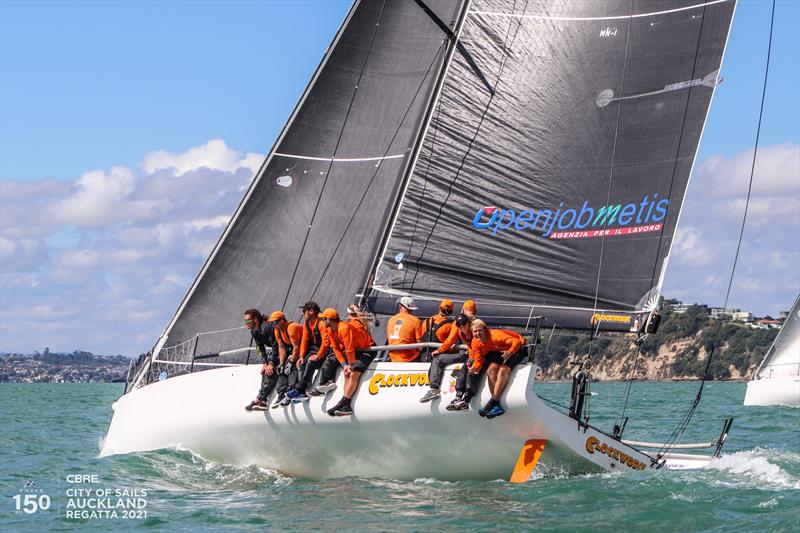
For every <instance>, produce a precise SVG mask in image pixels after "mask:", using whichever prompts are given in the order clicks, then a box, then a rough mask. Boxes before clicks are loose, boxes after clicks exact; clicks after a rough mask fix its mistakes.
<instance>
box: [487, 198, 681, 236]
mask: <svg viewBox="0 0 800 533" xmlns="http://www.w3.org/2000/svg"><path fill="white" fill-rule="evenodd" d="M668 207H669V200H668V199H666V198H662V199H660V200H659V199H658V194H657V193H656V194H653V195H652V197H651V196H650V195H645V196H644V198H642V201H641V202H639V203H630V204H624V205H623V204H609V205H603V206H600V207H591V206H590V205H589V202H588V201H584V202H583V205H582V206H581V207H580V208H574V207H567V208H565V207H564V202H561V203H560V204H559V205H558V208H557V209H555V210H552V209H539V210H538V211H537V210H534V209H524V210H522V211H519V210H514V209H502V208H499V207H483V208H481V209H479V210H478V212H477V213H475V218H473V219H472V225H473V226H475V227H476V228H477V229H485V230H489V231H490V232H491V234H492V236H493V237H495V236H497V234H498V233H500V232H502V231H509V230H512V231H513V230H517V231H531V232H534V233H536V234H539V235H541V236H542V237H545V238H548V239H582V238H592V237H603V236H607V237H608V236H615V235H632V234H637V233H647V232H653V231H661V229H662V228H663V227H664V224H663V222H662V221H663V220H664V218H665V217H666V216H667V208H668Z"/></svg>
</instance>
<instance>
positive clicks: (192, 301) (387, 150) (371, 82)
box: [166, 0, 461, 351]
mask: <svg viewBox="0 0 800 533" xmlns="http://www.w3.org/2000/svg"><path fill="white" fill-rule="evenodd" d="M430 3H431V5H432V6H435V8H436V10H437V12H439V13H447V14H448V15H447V17H446V19H445V20H454V19H455V16H456V14H457V13H458V10H459V8H460V6H461V2H459V1H455V0H441V1H433V2H430ZM442 44H443V34H442V31H441V29H440V28H439V27H438V26H436V24H435V23H434V22H433V21H432V20H431V19H430V18H429V17H428V16H427V15H426V14H425V13H424V12H423V11H422V10H421V9H420V8H419V6H417V4H416V3H414V2H391V1H389V2H371V1H364V2H359V3H358V4H357V5H356V6H355V7H354V11H353V13H352V16H351V18H350V20H349V22H348V23H347V25H346V26H345V27H344V28H343V30H342V34H341V35H340V37H339V39H338V41H337V42H336V43H335V46H334V47H333V48H332V49H331V51H330V55H329V57H328V58H327V60H326V62H325V64H324V66H323V67H322V69H321V70H320V71H319V72H318V75H317V77H316V80H314V81H313V84H312V85H311V86H310V88H309V89H308V92H307V94H306V95H305V99H304V100H303V102H302V105H300V107H299V108H298V109H297V110H296V114H295V116H294V118H293V120H292V121H291V122H290V124H289V125H288V127H287V129H286V130H285V132H284V135H283V138H282V139H281V140H280V142H279V143H278V144H277V145H276V146H275V148H274V155H272V156H271V158H270V159H269V163H268V164H267V166H266V168H265V169H263V171H262V173H261V175H260V176H259V177H258V181H257V184H256V185H255V186H254V187H253V189H252V191H251V192H250V195H249V198H248V199H247V201H246V202H245V203H244V204H243V206H242V207H241V209H240V211H239V213H238V216H237V218H236V221H235V223H233V224H232V226H231V227H230V228H229V229H228V232H227V234H226V235H225V237H224V239H223V240H222V241H221V244H220V245H219V247H218V249H217V250H216V252H215V253H214V254H213V256H212V260H211V261H210V263H209V264H208V266H207V268H206V270H205V271H204V272H203V273H202V274H201V276H200V277H199V278H198V280H197V281H196V283H195V286H194V287H193V289H192V290H191V292H190V295H189V297H188V299H187V300H186V302H185V306H184V307H183V309H182V310H181V311H180V312H179V314H178V315H177V316H176V318H175V319H174V323H173V324H172V326H171V328H170V329H169V331H168V335H169V338H168V341H167V343H166V345H167V346H173V345H176V344H179V343H181V342H184V341H185V340H187V339H191V338H192V337H193V336H194V335H195V334H196V333H199V332H208V331H219V330H224V329H227V328H231V327H237V326H240V325H241V324H240V323H241V313H242V311H243V310H244V309H246V308H249V307H257V308H259V309H261V310H262V311H268V310H271V309H280V308H284V310H285V311H287V315H288V316H289V317H290V318H295V319H296V318H299V311H297V305H299V304H300V303H302V302H304V301H306V300H308V299H309V298H316V299H317V300H318V301H319V303H320V304H321V305H323V306H328V305H330V306H334V307H339V308H341V307H343V306H344V305H346V304H348V303H350V302H352V301H353V298H354V295H355V293H356V292H357V289H358V288H359V287H361V286H363V283H364V280H365V279H366V277H367V275H368V273H369V269H370V265H371V264H372V262H373V259H374V254H375V253H377V252H376V248H377V243H378V241H379V240H380V238H381V235H382V233H383V231H384V227H385V224H387V223H388V217H389V216H390V213H391V211H392V209H391V207H392V202H393V201H394V199H395V197H396V195H397V194H398V192H399V189H400V187H401V185H402V178H403V173H404V171H405V169H406V168H407V165H408V163H409V151H410V148H411V147H412V146H413V144H414V142H415V139H416V137H417V135H418V134H419V131H420V130H421V127H422V121H423V117H424V114H425V111H426V109H427V107H428V102H429V101H430V99H431V98H432V94H433V87H434V86H435V83H436V79H437V77H438V76H439V73H440V72H441V69H442V68H443V60H444V57H445V53H444V52H445V50H444V47H443V46H442ZM394 156H399V157H394ZM287 176H288V177H290V178H291V184H290V185H288V186H283V185H281V184H279V183H278V179H279V178H284V179H283V180H282V182H283V183H286V179H285V177H287ZM309 225H311V228H310V229H309ZM284 302H285V304H284ZM201 342H202V346H200V345H199V349H201V350H204V351H214V350H220V349H230V348H236V347H240V346H242V342H243V339H242V338H241V336H240V335H238V334H237V333H236V332H234V333H218V334H214V335H209V336H204V337H201ZM244 345H247V342H246V341H244Z"/></svg>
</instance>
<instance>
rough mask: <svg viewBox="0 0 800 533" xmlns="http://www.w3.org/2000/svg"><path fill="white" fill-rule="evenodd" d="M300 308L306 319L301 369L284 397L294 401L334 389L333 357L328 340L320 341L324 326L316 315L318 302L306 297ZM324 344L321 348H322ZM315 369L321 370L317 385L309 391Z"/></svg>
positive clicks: (301, 344) (334, 368)
mask: <svg viewBox="0 0 800 533" xmlns="http://www.w3.org/2000/svg"><path fill="white" fill-rule="evenodd" d="M300 309H302V310H303V317H304V319H305V320H304V322H303V340H302V341H301V343H300V358H299V359H298V363H299V364H300V365H301V366H304V369H303V373H302V376H301V377H300V379H299V380H298V381H297V383H296V384H295V386H294V387H293V388H292V389H291V390H289V391H288V392H287V393H286V396H287V397H288V398H291V399H292V401H294V402H304V401H306V400H308V397H309V396H322V395H323V394H326V393H328V392H330V391H332V390H333V389H335V388H336V383H335V382H334V376H335V374H336V358H335V357H334V356H333V354H332V353H331V351H330V346H331V343H330V341H328V342H325V343H323V335H322V332H323V330H324V329H325V326H324V324H323V323H322V319H321V318H320V317H319V313H320V308H319V305H318V304H317V302H313V301H310V300H309V301H308V302H306V303H304V304H303V305H301V306H300ZM326 335H327V333H326ZM323 345H324V349H322V348H323ZM320 369H321V370H320ZM317 370H320V379H319V385H318V386H317V387H313V388H312V389H311V390H308V387H309V386H310V385H311V383H312V382H313V381H314V373H315V372H316V371H317Z"/></svg>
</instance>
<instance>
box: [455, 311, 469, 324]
mask: <svg viewBox="0 0 800 533" xmlns="http://www.w3.org/2000/svg"><path fill="white" fill-rule="evenodd" d="M468 322H469V317H468V316H467V315H465V314H463V313H461V314H459V315H458V316H457V317H456V326H466V325H467V323H468Z"/></svg>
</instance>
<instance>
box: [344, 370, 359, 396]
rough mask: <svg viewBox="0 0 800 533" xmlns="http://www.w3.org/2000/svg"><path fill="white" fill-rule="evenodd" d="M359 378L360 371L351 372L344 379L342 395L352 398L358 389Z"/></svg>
mask: <svg viewBox="0 0 800 533" xmlns="http://www.w3.org/2000/svg"><path fill="white" fill-rule="evenodd" d="M360 380H361V372H351V373H350V375H349V376H347V377H346V378H345V381H344V397H345V398H352V397H353V395H354V394H355V393H356V390H358V382H359V381H360Z"/></svg>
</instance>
